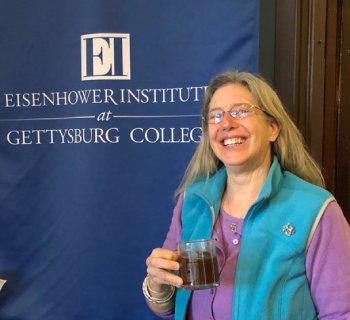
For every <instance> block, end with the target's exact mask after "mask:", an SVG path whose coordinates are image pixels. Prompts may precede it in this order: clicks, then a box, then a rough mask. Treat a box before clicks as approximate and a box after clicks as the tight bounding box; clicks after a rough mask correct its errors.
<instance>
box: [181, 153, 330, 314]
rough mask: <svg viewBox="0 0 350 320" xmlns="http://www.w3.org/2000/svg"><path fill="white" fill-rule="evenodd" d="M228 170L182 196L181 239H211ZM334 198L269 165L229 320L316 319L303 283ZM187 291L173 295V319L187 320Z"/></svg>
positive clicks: (250, 220) (248, 221) (248, 223)
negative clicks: (315, 236) (316, 231)
mask: <svg viewBox="0 0 350 320" xmlns="http://www.w3.org/2000/svg"><path fill="white" fill-rule="evenodd" d="M226 177H227V176H226V169H225V168H224V167H223V168H221V169H220V170H219V171H218V172H217V173H216V174H215V175H213V176H212V177H211V178H209V179H207V180H200V181H198V182H196V183H194V184H193V185H191V186H190V187H189V188H187V189H186V192H185V200H184V204H183V208H182V239H183V240H188V239H201V238H211V236H212V230H213V226H214V224H215V221H216V219H217V217H218V213H219V209H220V203H221V197H222V194H223V192H224V189H225V185H226ZM332 200H334V198H333V197H332V195H331V194H330V193H329V192H328V191H326V190H324V189H322V188H319V187H317V186H315V185H312V184H309V183H307V182H305V181H303V180H301V179H300V178H298V177H297V176H295V175H293V174H291V173H290V172H288V171H281V168H280V165H279V163H278V160H277V158H276V157H275V158H274V159H273V163H272V165H271V168H270V171H269V175H268V177H267V179H266V181H265V184H264V186H263V188H262V190H261V192H260V195H259V197H258V199H257V201H256V202H255V203H254V204H253V205H252V207H251V208H250V209H249V211H248V213H247V215H246V218H245V219H244V224H243V232H242V240H241V248H240V252H239V257H238V261H237V267H236V272H235V285H234V300H233V301H232V303H233V308H232V319H236V320H238V319H242V320H257V319H266V320H275V319H281V320H289V319H290V320H296V319H305V320H310V319H316V317H317V312H316V310H315V306H314V304H313V301H312V298H311V293H310V289H309V285H308V281H307V278H306V270H305V256H306V250H307V246H308V241H309V240H310V239H309V236H310V234H311V233H312V230H313V227H315V226H316V224H317V222H318V221H319V219H320V217H321V216H322V213H323V211H324V209H325V207H326V206H327V204H328V203H329V202H330V201H332ZM190 296H191V291H186V290H182V289H178V290H177V292H176V303H175V319H178V320H180V319H181V320H182V319H185V315H186V309H187V305H188V302H189V299H190Z"/></svg>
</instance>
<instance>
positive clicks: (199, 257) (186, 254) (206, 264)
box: [178, 239, 219, 290]
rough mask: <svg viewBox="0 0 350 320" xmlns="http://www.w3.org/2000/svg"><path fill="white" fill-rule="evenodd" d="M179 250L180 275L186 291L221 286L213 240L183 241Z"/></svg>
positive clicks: (179, 245)
mask: <svg viewBox="0 0 350 320" xmlns="http://www.w3.org/2000/svg"><path fill="white" fill-rule="evenodd" d="M178 250H179V255H180V259H179V263H180V272H179V275H180V277H181V278H182V279H183V282H184V283H183V288H184V289H190V290H197V289H207V288H212V287H216V286H218V285H219V272H218V264H217V258H216V247H215V242H214V241H213V240H212V239H209V240H193V241H182V242H180V243H179V244H178Z"/></svg>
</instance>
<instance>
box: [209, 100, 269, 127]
mask: <svg viewBox="0 0 350 320" xmlns="http://www.w3.org/2000/svg"><path fill="white" fill-rule="evenodd" d="M237 106H249V108H248V109H247V110H244V111H245V112H246V114H245V115H240V116H237V115H238V113H237V112H238V111H240V109H238V110H237V111H236V113H235V114H232V113H233V112H235V111H233V110H232V109H234V108H237ZM254 108H256V109H258V110H260V111H262V112H263V113H265V114H266V115H267V116H269V117H271V116H270V115H269V114H268V113H267V112H266V111H264V110H263V109H261V108H260V107H259V106H258V105H256V104H250V103H245V102H242V103H235V104H234V105H233V106H232V107H231V108H230V110H228V111H224V110H222V109H221V108H214V109H212V110H210V111H209V112H208V114H207V116H206V117H202V118H203V120H204V121H205V122H206V123H207V124H219V123H221V121H222V120H223V119H224V115H225V112H228V113H229V114H230V116H231V117H232V118H234V119H238V120H240V119H244V118H246V117H247V116H248V115H249V113H250V112H251V110H252V109H254ZM216 110H217V112H218V113H221V116H222V117H221V118H220V120H219V121H217V122H215V118H213V119H214V120H213V122H209V114H210V113H211V112H212V111H216ZM241 110H242V109H241Z"/></svg>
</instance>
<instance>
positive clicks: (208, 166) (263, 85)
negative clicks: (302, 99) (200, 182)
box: [176, 71, 325, 195]
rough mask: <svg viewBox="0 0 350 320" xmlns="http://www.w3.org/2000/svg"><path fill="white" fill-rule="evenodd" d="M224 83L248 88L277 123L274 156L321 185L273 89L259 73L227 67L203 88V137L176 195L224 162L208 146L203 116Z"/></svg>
mask: <svg viewBox="0 0 350 320" xmlns="http://www.w3.org/2000/svg"><path fill="white" fill-rule="evenodd" d="M226 84H240V85H242V86H244V87H245V88H247V89H248V90H249V92H250V93H251V94H252V95H253V97H254V98H255V99H256V100H257V102H258V105H259V107H260V108H261V109H262V110H263V111H264V112H265V113H266V114H267V115H268V117H271V118H272V120H273V121H275V122H276V123H277V125H278V127H279V128H280V133H279V136H278V138H277V139H276V141H275V142H273V143H271V152H272V154H274V155H276V156H277V158H278V160H279V162H280V164H281V167H282V169H283V170H287V171H290V172H292V173H294V174H295V175H296V176H298V177H300V178H301V179H303V180H305V181H308V182H310V183H313V184H315V185H318V186H321V187H324V185H325V183H324V179H323V176H322V172H321V170H320V168H319V166H318V164H317V162H316V161H315V160H314V159H313V158H312V156H311V155H310V153H309V151H308V149H307V147H306V144H305V141H304V138H303V136H302V134H301V133H300V131H299V130H298V128H297V127H296V125H295V124H294V122H293V121H292V119H291V118H290V116H289V115H288V113H287V112H286V110H285V108H284V106H283V104H282V102H281V100H280V99H279V97H278V96H277V94H276V92H275V91H274V90H273V89H272V88H271V87H270V85H269V84H268V83H267V82H266V81H265V80H264V79H263V78H261V77H259V76H255V75H253V74H251V73H248V72H239V71H229V72H225V73H222V74H219V75H218V76H216V77H215V78H214V79H213V80H212V81H211V82H210V84H209V86H208V87H207V89H206V93H205V97H204V101H203V105H202V137H201V140H200V142H199V144H198V146H197V149H196V151H195V153H194V154H193V156H192V159H191V161H190V162H189V164H188V167H187V169H186V171H185V174H184V177H183V180H182V182H181V183H180V185H179V187H178V189H177V190H176V195H178V194H180V193H181V192H183V191H184V190H185V188H186V187H187V186H188V185H190V184H191V183H193V182H194V181H196V180H197V179H199V178H207V177H209V176H210V175H212V174H213V173H215V172H216V171H217V170H218V169H219V168H220V167H222V166H223V163H222V162H221V161H220V160H219V159H218V158H217V157H216V155H215V154H214V152H213V151H212V149H211V147H210V144H209V137H208V124H207V122H206V118H207V115H208V111H209V104H210V101H211V99H212V97H213V95H214V93H215V92H216V90H218V89H219V88H220V87H222V86H224V85H226Z"/></svg>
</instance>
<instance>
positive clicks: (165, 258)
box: [146, 248, 183, 293]
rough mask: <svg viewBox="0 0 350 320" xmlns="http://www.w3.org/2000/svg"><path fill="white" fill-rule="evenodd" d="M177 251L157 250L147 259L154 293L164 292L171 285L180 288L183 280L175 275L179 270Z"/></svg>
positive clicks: (150, 285)
mask: <svg viewBox="0 0 350 320" xmlns="http://www.w3.org/2000/svg"><path fill="white" fill-rule="evenodd" d="M178 259H179V256H178V253H177V251H172V250H168V249H162V248H156V249H154V250H153V251H152V253H151V255H150V256H149V257H148V258H147V259H146V265H147V273H148V277H149V287H150V289H151V291H153V292H159V293H161V292H164V291H166V290H167V288H168V286H169V285H173V286H176V287H180V286H181V285H182V283H183V281H182V279H181V278H180V277H179V276H177V275H176V274H175V271H177V270H179V268H180V264H179V262H178Z"/></svg>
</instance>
